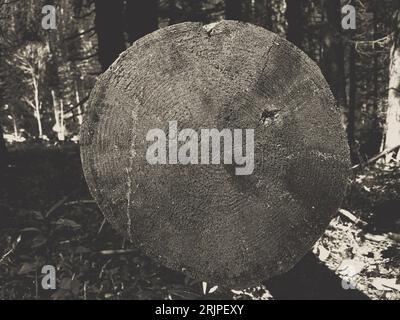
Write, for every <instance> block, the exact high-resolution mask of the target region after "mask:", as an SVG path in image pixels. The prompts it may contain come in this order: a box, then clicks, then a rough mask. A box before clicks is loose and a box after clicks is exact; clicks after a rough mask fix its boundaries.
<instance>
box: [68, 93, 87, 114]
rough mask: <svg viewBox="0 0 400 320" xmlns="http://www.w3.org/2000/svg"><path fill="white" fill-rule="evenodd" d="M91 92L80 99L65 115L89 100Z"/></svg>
mask: <svg viewBox="0 0 400 320" xmlns="http://www.w3.org/2000/svg"><path fill="white" fill-rule="evenodd" d="M89 97H90V94H88V95H87V96H86V97H84V98H83V99H82V100H81V101H79V102H78V103H77V104H76V105H74V106H72V107H71V108H69V109H68V110H67V111H65V112H64V115H66V114H68V113H70V112H71V111H72V110H74V109H76V108H78V107H80V106H82V105H83V104H84V103H85V102H86V101H88V100H89Z"/></svg>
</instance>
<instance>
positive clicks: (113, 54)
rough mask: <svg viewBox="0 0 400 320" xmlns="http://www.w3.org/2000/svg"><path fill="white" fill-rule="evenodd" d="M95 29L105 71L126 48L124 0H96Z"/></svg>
mask: <svg viewBox="0 0 400 320" xmlns="http://www.w3.org/2000/svg"><path fill="white" fill-rule="evenodd" d="M95 6H96V18H95V29H96V33H97V38H98V46H99V61H100V64H101V66H102V69H103V71H105V70H106V69H108V67H109V66H110V65H111V64H112V63H113V62H114V61H115V60H116V59H117V58H118V56H119V54H120V53H121V52H122V51H124V50H125V48H126V46H125V37H124V16H123V7H124V1H123V0H113V1H104V0H95Z"/></svg>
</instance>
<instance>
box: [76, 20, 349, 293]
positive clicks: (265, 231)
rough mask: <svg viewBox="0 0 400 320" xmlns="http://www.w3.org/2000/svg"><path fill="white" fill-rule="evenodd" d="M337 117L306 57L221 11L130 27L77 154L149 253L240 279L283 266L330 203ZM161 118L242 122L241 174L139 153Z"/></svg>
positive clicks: (335, 190)
mask: <svg viewBox="0 0 400 320" xmlns="http://www.w3.org/2000/svg"><path fill="white" fill-rule="evenodd" d="M271 114H273V116H272V117H269V115H271ZM339 118H340V111H339V110H338V108H337V107H336V104H335V102H334V99H333V97H332V94H331V92H330V90H329V87H328V85H327V83H326V81H325V80H324V78H323V76H322V75H321V73H320V70H319V69H318V67H317V66H316V65H315V63H314V62H312V61H311V60H310V59H309V58H308V57H307V56H306V55H305V54H304V53H302V52H301V51H300V50H298V49H297V48H296V47H295V46H294V45H292V44H290V43H289V42H287V41H286V40H284V39H282V38H279V37H278V36H277V35H275V34H273V33H271V32H269V31H266V30H264V29H262V28H259V27H255V26H253V25H250V24H244V23H239V22H233V21H223V22H220V23H218V24H216V25H209V26H205V27H203V26H201V25H200V24H198V23H183V24H178V25H174V26H171V27H168V28H165V29H162V30H159V31H157V32H154V33H152V34H150V35H148V36H146V37H144V38H142V39H140V40H139V41H137V42H136V43H135V44H134V45H133V46H132V47H131V48H129V49H128V50H127V51H126V52H124V53H123V54H122V55H121V56H120V58H119V59H118V60H117V61H116V62H115V63H114V64H113V65H112V66H111V67H110V69H109V70H108V71H107V72H105V73H104V74H103V75H102V76H101V77H100V79H99V81H98V82H97V84H96V86H95V88H94V90H93V92H92V95H91V99H90V107H89V111H88V113H87V115H86V118H85V121H84V124H83V128H82V132H81V155H82V162H83V167H84V172H85V176H86V179H87V182H88V185H89V187H90V190H91V192H92V194H93V196H94V198H95V199H96V201H97V202H98V204H99V206H100V208H101V209H102V211H103V213H104V215H105V217H106V218H107V219H108V221H109V222H110V223H111V224H112V225H113V226H114V228H115V229H117V230H119V231H120V232H121V233H123V234H124V235H126V236H127V237H128V238H129V239H130V240H131V241H132V242H133V243H135V244H136V245H137V247H138V248H141V250H142V251H143V252H145V253H146V254H147V255H148V256H150V257H152V258H153V259H155V260H157V261H159V262H160V263H162V264H164V265H166V266H168V267H170V268H172V269H175V270H179V271H185V272H186V273H188V274H189V275H190V276H192V277H195V278H197V279H199V280H204V281H208V282H211V283H216V284H220V285H227V286H230V287H242V286H248V285H251V284H255V283H258V282H260V281H262V280H265V279H267V278H270V277H273V276H274V275H277V274H281V273H283V272H285V271H287V270H289V269H290V268H292V267H293V266H294V265H295V264H296V263H297V262H298V261H299V260H300V259H301V258H302V257H303V256H304V255H305V254H306V253H307V252H308V251H309V250H310V248H311V247H312V245H313V244H314V243H315V241H316V240H317V239H318V238H319V237H320V236H321V234H322V233H323V231H324V229H325V228H326V226H327V225H328V222H329V221H330V220H331V218H332V217H333V215H335V213H336V212H337V209H338V207H339V205H340V203H341V201H342V197H343V195H344V191H345V186H346V180H347V177H348V172H349V169H348V168H349V166H350V163H349V150H348V146H347V144H346V139H345V135H344V133H343V129H342V127H341V124H340V120H339ZM172 120H176V121H178V124H179V129H183V128H193V129H195V130H196V131H198V130H199V129H201V128H218V129H220V130H221V129H223V128H231V129H234V128H243V129H246V128H255V145H256V150H255V170H254V173H253V174H252V175H250V176H235V175H234V170H232V168H231V167H232V166H229V165H222V164H221V165H187V166H184V165H163V166H160V165H155V166H154V165H149V164H148V163H147V161H146V157H145V156H146V150H147V147H148V145H149V142H147V141H146V134H147V132H148V131H149V130H150V129H153V128H165V131H166V132H167V131H168V130H167V127H168V121H172Z"/></svg>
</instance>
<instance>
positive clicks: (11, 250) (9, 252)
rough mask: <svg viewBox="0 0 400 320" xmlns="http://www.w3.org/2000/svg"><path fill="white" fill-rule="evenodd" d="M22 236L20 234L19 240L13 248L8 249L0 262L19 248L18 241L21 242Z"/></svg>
mask: <svg viewBox="0 0 400 320" xmlns="http://www.w3.org/2000/svg"><path fill="white" fill-rule="evenodd" d="M21 239H22V237H21V236H19V237H18V238H17V240H16V241H15V242H14V243H13V245H12V248H11V249H10V250H8V251H7V252H6V253H5V254H4V255H3V256H2V257H1V259H0V263H2V262H3V261H4V260H5V259H6V258H7V257H8V256H9V255H10V254H12V253H13V252H14V251H15V249H16V248H17V245H18V243H20V242H21Z"/></svg>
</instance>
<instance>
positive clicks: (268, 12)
mask: <svg viewBox="0 0 400 320" xmlns="http://www.w3.org/2000/svg"><path fill="white" fill-rule="evenodd" d="M254 6H255V8H254V21H256V23H257V24H258V25H260V26H262V27H264V28H266V29H268V30H270V31H272V28H273V25H272V8H271V3H270V1H267V0H255V2H254Z"/></svg>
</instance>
